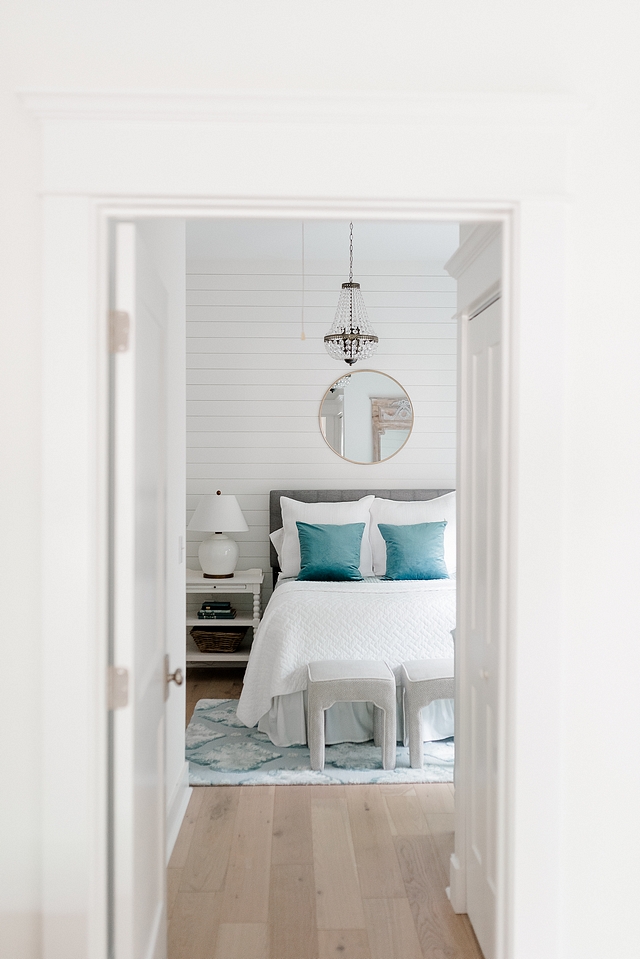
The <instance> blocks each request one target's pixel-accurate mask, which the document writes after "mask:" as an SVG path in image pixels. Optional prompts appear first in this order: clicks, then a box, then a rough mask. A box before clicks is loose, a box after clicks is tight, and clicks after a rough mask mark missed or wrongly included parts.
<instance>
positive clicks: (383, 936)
mask: <svg viewBox="0 0 640 959" xmlns="http://www.w3.org/2000/svg"><path fill="white" fill-rule="evenodd" d="M364 911H365V918H366V921H367V933H368V935H369V947H370V949H371V959H423V956H422V950H421V948H420V942H419V940H418V936H417V934H416V929H415V926H414V924H413V917H412V915H411V909H410V908H409V903H408V901H407V900H406V899H366V900H365V901H364Z"/></svg>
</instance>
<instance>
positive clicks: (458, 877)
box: [447, 852, 467, 913]
mask: <svg viewBox="0 0 640 959" xmlns="http://www.w3.org/2000/svg"><path fill="white" fill-rule="evenodd" d="M466 878H467V877H466V875H465V870H464V869H463V868H462V865H461V863H460V860H459V859H458V857H457V855H456V854H455V852H454V853H452V854H451V858H450V860H449V883H450V885H449V886H448V888H447V895H448V896H449V900H450V902H451V905H452V907H453V911H454V912H457V913H461V912H466V911H467V883H466Z"/></svg>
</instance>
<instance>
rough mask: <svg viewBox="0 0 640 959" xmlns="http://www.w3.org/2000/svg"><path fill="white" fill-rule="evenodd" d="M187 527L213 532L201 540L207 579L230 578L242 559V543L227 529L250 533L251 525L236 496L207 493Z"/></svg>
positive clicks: (200, 551)
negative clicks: (240, 554) (231, 535)
mask: <svg viewBox="0 0 640 959" xmlns="http://www.w3.org/2000/svg"><path fill="white" fill-rule="evenodd" d="M187 529H195V530H204V531H206V532H213V536H209V537H207V539H204V540H203V541H202V542H201V543H200V547H199V549H198V559H199V560H200V565H201V567H202V573H203V575H204V576H205V577H206V579H230V578H231V577H232V576H233V572H234V570H235V568H236V563H237V562H238V552H239V550H238V544H237V543H236V541H235V540H233V539H230V538H229V537H228V536H225V535H224V534H225V533H246V532H247V530H248V529H249V527H248V526H247V524H246V521H245V518H244V516H243V515H242V510H241V509H240V507H239V506H238V500H237V499H236V498H235V496H223V495H222V493H221V491H220V490H218V492H217V493H216V494H215V495H211V496H203V497H202V498H201V500H200V502H199V503H198V505H197V506H196V511H195V513H194V514H193V516H192V517H191V522H190V523H189V525H188V526H187Z"/></svg>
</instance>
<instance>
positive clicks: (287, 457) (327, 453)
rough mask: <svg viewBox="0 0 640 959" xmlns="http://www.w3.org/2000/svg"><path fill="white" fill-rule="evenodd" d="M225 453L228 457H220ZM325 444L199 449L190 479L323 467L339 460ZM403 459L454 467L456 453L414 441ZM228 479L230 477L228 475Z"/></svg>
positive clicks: (189, 467)
mask: <svg viewBox="0 0 640 959" xmlns="http://www.w3.org/2000/svg"><path fill="white" fill-rule="evenodd" d="M222 453H225V454H226V455H221V454H222ZM336 455H337V454H335V453H334V452H333V450H331V449H330V448H329V447H328V446H327V444H326V443H324V442H323V444H322V446H318V448H317V449H309V448H306V449H289V450H286V451H283V450H282V449H270V450H269V449H248V450H237V449H236V450H219V449H198V450H195V449H194V450H190V451H189V455H188V456H187V476H192V477H194V478H195V477H196V476H199V477H201V476H206V477H208V478H215V475H216V473H217V472H218V473H219V474H220V475H223V474H222V472H220V471H221V470H223V469H224V470H231V469H235V470H236V471H238V470H242V469H244V468H246V467H247V466H249V465H252V466H256V467H257V468H261V467H266V466H268V465H284V464H287V465H288V466H290V465H293V464H295V465H296V466H300V465H304V464H305V463H306V464H308V465H309V466H311V465H314V464H318V465H320V464H324V463H327V461H329V462H331V457H333V456H336ZM402 459H403V462H405V463H418V464H419V463H429V464H431V463H454V462H455V449H442V448H436V449H425V448H424V447H416V446H413V444H412V443H411V438H410V439H409V440H408V442H407V445H406V446H405V447H404V449H403V450H402ZM227 475H228V474H227Z"/></svg>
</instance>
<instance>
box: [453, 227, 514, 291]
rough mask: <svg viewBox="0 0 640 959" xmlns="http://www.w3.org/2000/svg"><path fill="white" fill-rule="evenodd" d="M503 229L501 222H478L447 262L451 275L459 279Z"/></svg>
mask: <svg viewBox="0 0 640 959" xmlns="http://www.w3.org/2000/svg"><path fill="white" fill-rule="evenodd" d="M501 229H502V226H501V224H500V223H478V225H477V226H476V227H474V229H473V230H472V231H471V232H470V233H469V236H468V237H467V238H466V240H465V241H464V243H462V244H461V246H459V247H458V249H457V250H456V252H455V253H454V254H453V256H451V257H449V259H448V260H447V262H446V263H445V265H444V268H445V270H446V271H447V273H448V274H449V276H452V277H454V279H456V280H458V279H459V278H460V277H461V276H462V274H463V273H465V272H466V270H468V269H469V266H470V265H471V264H472V263H473V261H474V260H475V259H476V257H478V256H480V254H481V253H482V251H483V250H486V248H487V247H488V246H489V244H490V243H492V242H493V240H494V239H495V238H496V237H497V236H498V235H499V234H500V231H501Z"/></svg>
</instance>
